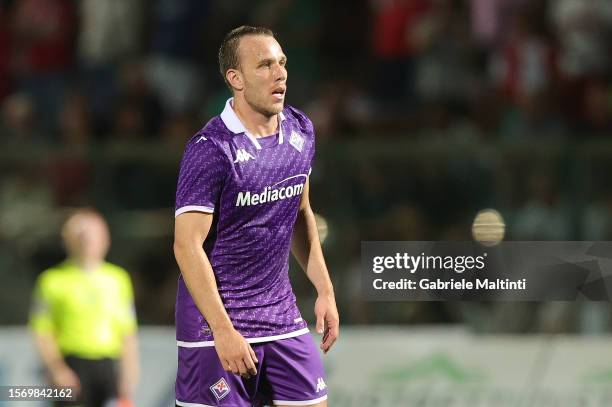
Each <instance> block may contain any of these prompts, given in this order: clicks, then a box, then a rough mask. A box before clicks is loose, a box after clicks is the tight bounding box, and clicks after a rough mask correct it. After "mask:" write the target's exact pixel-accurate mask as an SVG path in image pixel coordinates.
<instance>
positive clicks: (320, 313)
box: [314, 294, 340, 353]
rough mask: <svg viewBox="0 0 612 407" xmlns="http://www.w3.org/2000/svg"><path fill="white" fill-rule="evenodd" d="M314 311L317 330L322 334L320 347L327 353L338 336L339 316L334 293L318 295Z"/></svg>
mask: <svg viewBox="0 0 612 407" xmlns="http://www.w3.org/2000/svg"><path fill="white" fill-rule="evenodd" d="M314 311H315V316H316V317H317V332H318V333H320V334H323V339H322V340H321V349H323V352H324V353H327V352H328V351H329V350H330V349H331V347H332V346H333V344H334V343H335V342H336V340H337V339H338V337H339V336H340V317H339V316H338V308H336V298H335V297H334V295H333V294H331V295H323V296H322V295H319V297H318V298H317V302H316V303H315V310H314Z"/></svg>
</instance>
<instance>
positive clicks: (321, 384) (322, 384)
mask: <svg viewBox="0 0 612 407" xmlns="http://www.w3.org/2000/svg"><path fill="white" fill-rule="evenodd" d="M326 388H327V385H326V384H325V382H324V381H323V378H322V377H319V378H317V393H319V392H321V391H323V390H325V389H326Z"/></svg>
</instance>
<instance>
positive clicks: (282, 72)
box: [274, 64, 287, 82]
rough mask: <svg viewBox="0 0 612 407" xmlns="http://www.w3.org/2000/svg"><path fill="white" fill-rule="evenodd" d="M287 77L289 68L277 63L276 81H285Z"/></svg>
mask: <svg viewBox="0 0 612 407" xmlns="http://www.w3.org/2000/svg"><path fill="white" fill-rule="evenodd" d="M286 79H287V69H286V68H285V67H284V66H282V65H280V64H277V65H276V69H275V71H274V81H275V82H282V81H285V80H286Z"/></svg>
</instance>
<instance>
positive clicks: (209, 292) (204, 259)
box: [174, 212, 258, 377]
mask: <svg viewBox="0 0 612 407" xmlns="http://www.w3.org/2000/svg"><path fill="white" fill-rule="evenodd" d="M212 218H213V215H212V214H209V213H202V212H185V213H182V214H180V215H178V216H177V217H176V220H175V227H174V255H175V257H176V261H177V263H178V265H179V268H180V269H181V273H182V275H183V279H184V280H185V285H186V286H187V289H188V290H189V293H190V294H191V297H192V298H193V300H194V302H195V304H196V306H197V307H198V309H199V310H200V312H201V313H202V315H204V318H206V322H208V325H209V327H210V329H211V330H212V333H213V336H214V339H215V349H216V351H217V354H218V356H219V360H220V361H221V364H222V365H223V368H224V369H225V370H226V371H228V372H229V371H231V372H233V373H234V374H239V375H241V376H245V377H248V376H249V375H255V374H257V369H256V366H255V364H256V363H258V361H257V357H256V356H255V352H253V349H252V348H251V345H249V344H248V342H247V341H246V340H245V339H244V338H243V337H242V335H241V334H240V333H239V332H238V331H237V330H236V329H234V326H233V325H232V322H231V320H230V318H229V316H228V315H227V311H226V310H225V307H224V306H223V302H222V301H221V297H220V295H219V291H218V289H217V282H216V280H215V275H214V273H213V269H212V266H211V264H210V261H209V260H208V256H206V253H205V252H204V249H203V248H202V246H203V244H204V240H205V239H206V236H207V235H208V232H209V230H210V227H211V224H212Z"/></svg>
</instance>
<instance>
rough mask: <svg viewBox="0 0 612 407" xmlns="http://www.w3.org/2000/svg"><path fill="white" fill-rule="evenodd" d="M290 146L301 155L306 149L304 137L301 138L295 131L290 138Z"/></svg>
mask: <svg viewBox="0 0 612 407" xmlns="http://www.w3.org/2000/svg"><path fill="white" fill-rule="evenodd" d="M289 144H291V145H292V146H293V147H294V148H295V149H296V150H297V151H299V152H300V153H301V152H302V149H303V148H304V137H302V136H300V135H299V134H298V133H296V132H295V131H292V132H291V136H290V137H289Z"/></svg>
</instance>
